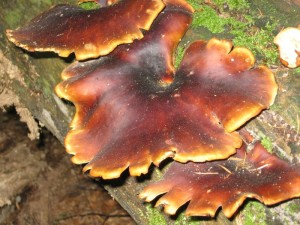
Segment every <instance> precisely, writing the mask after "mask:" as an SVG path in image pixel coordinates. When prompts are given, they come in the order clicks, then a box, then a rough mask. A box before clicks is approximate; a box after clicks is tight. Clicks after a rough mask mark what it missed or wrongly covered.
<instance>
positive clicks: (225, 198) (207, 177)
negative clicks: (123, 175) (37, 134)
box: [140, 143, 300, 217]
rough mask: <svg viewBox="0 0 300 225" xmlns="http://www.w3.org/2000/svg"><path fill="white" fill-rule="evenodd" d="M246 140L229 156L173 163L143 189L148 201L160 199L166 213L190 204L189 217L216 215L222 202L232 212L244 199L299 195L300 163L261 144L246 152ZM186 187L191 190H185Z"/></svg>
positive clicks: (270, 199)
mask: <svg viewBox="0 0 300 225" xmlns="http://www.w3.org/2000/svg"><path fill="white" fill-rule="evenodd" d="M245 149H246V145H243V146H242V147H241V148H240V149H239V150H238V151H237V153H236V155H234V156H232V157H230V158H229V159H227V160H220V161H213V162H206V163H193V162H189V163H187V164H181V163H177V162H174V163H173V164H172V165H171V166H170V168H169V169H168V171H167V172H166V174H165V176H164V178H163V179H162V181H159V182H157V183H154V184H150V185H149V186H147V187H146V188H145V189H144V190H143V192H142V193H141V194H140V197H141V198H145V199H146V201H152V200H153V199H155V198H156V197H157V196H160V195H162V194H164V195H163V196H162V197H160V198H159V200H158V201H157V203H156V205H157V206H158V205H163V206H164V210H165V212H166V213H168V214H175V213H176V211H177V210H178V208H179V207H181V206H182V205H184V204H185V203H187V202H189V203H188V207H187V209H186V214H187V215H189V216H212V217H213V216H214V215H215V213H216V211H217V210H218V209H219V208H220V207H222V209H223V212H224V214H225V216H227V217H231V216H232V215H233V214H234V213H235V212H236V211H237V209H238V208H239V207H240V206H241V205H242V203H243V202H244V200H245V199H246V198H255V199H257V200H259V201H261V202H262V203H264V204H266V205H273V204H276V203H279V202H282V201H284V200H286V199H289V198H293V197H299V196H300V166H299V165H290V164H289V163H288V162H285V161H283V160H281V159H279V158H278V157H277V156H275V155H272V154H270V153H268V152H267V151H266V149H265V148H264V147H263V146H262V145H261V144H260V143H256V144H255V146H254V148H253V149H252V150H251V151H250V152H249V153H247V152H246V150H245ZM187 190H188V191H187Z"/></svg>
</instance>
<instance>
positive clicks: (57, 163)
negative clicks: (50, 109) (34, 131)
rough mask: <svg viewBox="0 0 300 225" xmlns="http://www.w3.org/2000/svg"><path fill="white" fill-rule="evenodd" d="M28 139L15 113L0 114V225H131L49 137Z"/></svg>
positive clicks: (93, 182) (106, 196)
mask: <svg viewBox="0 0 300 225" xmlns="http://www.w3.org/2000/svg"><path fill="white" fill-rule="evenodd" d="M27 134H28V129H27V127H26V125H25V124H24V123H21V122H20V120H19V117H18V115H17V114H16V112H15V111H14V109H11V108H9V109H7V110H6V112H2V110H1V109H0V164H1V167H0V180H1V182H0V224H1V225H10V224H13V225H69V224H72V225H77V224H78V225H87V224H88V225H92V224H95V225H96V224H97V225H99V224H100V225H114V224H125V225H126V224H128V225H131V224H135V223H134V221H133V220H132V219H131V217H130V216H129V215H128V214H127V213H126V212H125V211H124V210H123V209H122V208H121V207H120V206H119V204H118V203H117V202H116V201H114V200H113V199H112V198H111V197H110V196H109V195H108V193H107V192H106V191H105V190H104V188H103V187H101V185H100V184H99V183H97V182H96V181H95V180H93V179H91V178H89V177H87V176H86V175H85V174H83V173H82V171H81V167H80V166H76V165H73V164H72V163H71V162H70V156H69V155H68V154H67V153H66V152H65V150H64V147H63V146H62V144H61V143H60V142H59V141H58V140H57V139H56V138H55V137H54V136H52V135H51V133H50V132H48V131H47V130H46V129H42V130H41V135H40V139H39V140H35V141H31V140H30V139H29V138H28V136H27Z"/></svg>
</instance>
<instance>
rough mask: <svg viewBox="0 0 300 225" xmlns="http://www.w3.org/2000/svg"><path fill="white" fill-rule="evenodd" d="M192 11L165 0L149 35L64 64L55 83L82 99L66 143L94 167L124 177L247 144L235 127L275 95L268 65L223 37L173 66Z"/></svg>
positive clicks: (219, 155)
mask: <svg viewBox="0 0 300 225" xmlns="http://www.w3.org/2000/svg"><path fill="white" fill-rule="evenodd" d="M177 3H181V4H178V5H177ZM191 20H192V9H191V7H190V6H188V5H187V4H186V3H185V2H183V1H179V0H173V1H171V0H168V1H166V8H165V9H164V11H163V13H161V14H160V15H159V16H158V17H157V19H156V20H155V21H154V23H153V25H152V28H151V29H150V30H149V31H148V32H147V33H145V36H144V38H143V39H142V40H137V41H135V42H133V43H132V44H128V45H121V46H118V47H117V48H116V49H115V50H114V51H113V52H112V53H111V54H109V55H108V56H105V57H101V58H100V59H96V60H92V61H87V62H76V63H74V64H72V65H70V66H69V67H68V68H66V69H65V70H64V71H63V73H62V77H63V79H64V81H63V82H62V83H60V84H59V85H58V86H57V88H56V92H57V94H58V95H59V96H60V97H62V98H65V99H67V100H69V101H71V102H73V103H74V104H75V107H76V114H75V117H74V119H73V121H72V123H71V131H70V132H69V133H68V135H67V137H66V140H65V146H66V149H67V151H68V152H69V153H70V154H73V155H74V156H73V158H72V161H73V162H74V163H78V164H79V163H88V164H87V165H86V166H85V167H84V171H88V170H89V171H90V175H91V176H94V177H103V178H104V179H111V178H117V177H119V176H120V174H121V173H122V172H123V171H124V170H125V169H127V168H128V167H129V172H130V174H131V175H133V176H139V175H141V174H145V173H147V172H148V168H149V166H150V164H151V163H154V164H155V165H158V164H159V163H160V162H161V161H162V160H164V159H165V158H167V157H173V158H174V159H175V160H177V161H179V162H187V161H190V160H192V161H197V162H202V161H207V160H215V159H224V158H228V157H229V156H230V155H232V154H234V153H235V152H236V148H239V147H240V146H241V144H242V141H241V138H240V136H239V135H238V133H236V132H234V130H235V129H237V128H238V127H240V126H241V125H242V124H244V123H245V122H246V121H247V120H249V119H250V118H252V117H253V116H256V115H257V114H258V113H259V112H260V111H261V110H262V109H264V108H267V107H268V106H269V105H270V104H272V103H273V101H274V98H275V95H276V90H277V86H276V83H275V80H274V76H273V74H272V73H271V71H270V70H268V69H267V68H266V67H263V66H260V67H258V68H253V69H252V67H253V64H254V57H253V55H252V54H251V52H250V51H249V50H247V49H244V48H234V49H232V44H231V42H228V41H225V40H224V41H220V40H217V39H212V40H210V41H208V42H205V41H197V42H194V43H193V44H191V45H190V46H189V48H188V49H187V50H186V52H185V56H184V58H183V60H182V63H181V65H180V66H179V68H178V70H177V71H175V68H174V66H173V55H174V52H175V50H176V47H177V44H178V42H179V41H180V40H181V38H182V36H183V35H184V33H185V32H186V30H187V28H188V26H189V24H190V23H191Z"/></svg>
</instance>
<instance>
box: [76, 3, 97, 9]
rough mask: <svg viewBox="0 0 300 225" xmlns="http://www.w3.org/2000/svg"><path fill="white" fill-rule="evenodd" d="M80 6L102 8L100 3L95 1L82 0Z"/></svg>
mask: <svg viewBox="0 0 300 225" xmlns="http://www.w3.org/2000/svg"><path fill="white" fill-rule="evenodd" d="M79 6H80V7H81V8H83V9H86V10H89V9H98V8H100V5H99V4H97V3H95V2H82V3H80V4H79Z"/></svg>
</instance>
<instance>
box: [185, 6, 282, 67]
mask: <svg viewBox="0 0 300 225" xmlns="http://www.w3.org/2000/svg"><path fill="white" fill-rule="evenodd" d="M189 3H190V4H191V5H192V6H193V7H194V8H195V10H196V12H195V14H194V19H193V24H192V28H193V29H197V28H198V27H205V28H206V29H207V30H208V31H209V32H211V34H212V35H211V36H217V37H220V38H230V39H232V41H233V43H234V45H236V46H243V47H247V48H249V49H250V50H251V51H252V52H253V53H254V54H255V55H256V56H257V58H258V59H259V60H260V61H263V63H266V64H269V65H270V64H275V63H276V64H277V63H278V62H279V61H278V52H277V48H276V46H275V45H274V44H273V38H274V36H275V34H276V32H277V30H278V27H279V22H278V20H277V19H276V18H274V17H272V16H270V17H266V16H265V15H264V14H263V12H262V11H261V10H260V9H259V8H256V7H253V4H254V3H253V2H252V1H249V0H229V1H225V0H214V1H211V3H210V4H207V3H205V1H204V0H200V1H199V0H189ZM266 4H268V3H266ZM250 9H251V10H250Z"/></svg>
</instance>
